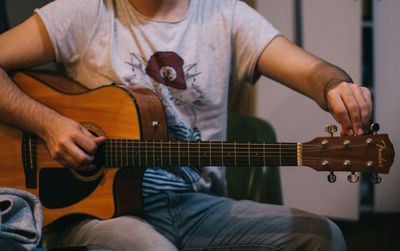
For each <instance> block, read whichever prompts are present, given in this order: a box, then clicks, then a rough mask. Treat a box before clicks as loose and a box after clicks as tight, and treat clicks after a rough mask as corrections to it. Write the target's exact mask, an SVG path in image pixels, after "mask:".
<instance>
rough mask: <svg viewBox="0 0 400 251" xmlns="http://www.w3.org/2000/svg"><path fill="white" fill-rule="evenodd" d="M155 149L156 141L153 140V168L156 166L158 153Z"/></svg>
mask: <svg viewBox="0 0 400 251" xmlns="http://www.w3.org/2000/svg"><path fill="white" fill-rule="evenodd" d="M155 151H156V150H155V148H154V140H153V166H156V152H155Z"/></svg>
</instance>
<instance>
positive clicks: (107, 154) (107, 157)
mask: <svg viewBox="0 0 400 251" xmlns="http://www.w3.org/2000/svg"><path fill="white" fill-rule="evenodd" d="M108 143H109V141H107V142H106V144H105V148H106V166H108V167H110V166H111V164H110V163H109V162H108V161H109V152H108V148H109V144H108Z"/></svg>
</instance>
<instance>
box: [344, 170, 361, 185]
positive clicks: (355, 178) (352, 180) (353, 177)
mask: <svg viewBox="0 0 400 251" xmlns="http://www.w3.org/2000/svg"><path fill="white" fill-rule="evenodd" d="M359 179H360V177H358V175H357V174H355V172H351V174H349V175H347V180H348V181H349V182H350V183H356V182H358V180H359Z"/></svg>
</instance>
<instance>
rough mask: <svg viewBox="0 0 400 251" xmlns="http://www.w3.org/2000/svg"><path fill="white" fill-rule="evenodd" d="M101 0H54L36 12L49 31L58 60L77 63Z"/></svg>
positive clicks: (91, 29)
mask: <svg viewBox="0 0 400 251" xmlns="http://www.w3.org/2000/svg"><path fill="white" fill-rule="evenodd" d="M100 2H101V1H100V0H56V1H53V2H51V3H49V4H47V5H45V6H44V7H42V8H40V9H36V10H35V13H37V14H39V16H40V17H41V19H42V20H43V23H44V24H45V26H46V29H47V32H48V33H49V36H50V39H51V43H52V45H53V49H54V52H55V55H56V60H57V62H61V63H64V64H73V63H76V62H77V61H78V60H79V58H80V56H81V55H82V53H83V52H84V50H85V49H86V47H87V45H88V43H89V40H90V35H91V33H92V31H93V29H95V25H96V22H97V18H98V16H99V15H98V12H99V9H100Z"/></svg>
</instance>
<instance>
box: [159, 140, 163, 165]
mask: <svg viewBox="0 0 400 251" xmlns="http://www.w3.org/2000/svg"><path fill="white" fill-rule="evenodd" d="M160 143H161V145H160V152H161V158H160V162H161V165H160V166H164V159H163V158H164V157H163V151H164V144H163V142H162V140H161V142H160Z"/></svg>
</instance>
